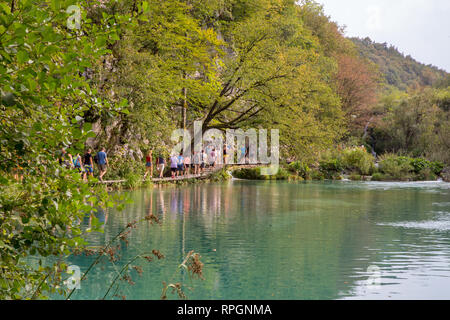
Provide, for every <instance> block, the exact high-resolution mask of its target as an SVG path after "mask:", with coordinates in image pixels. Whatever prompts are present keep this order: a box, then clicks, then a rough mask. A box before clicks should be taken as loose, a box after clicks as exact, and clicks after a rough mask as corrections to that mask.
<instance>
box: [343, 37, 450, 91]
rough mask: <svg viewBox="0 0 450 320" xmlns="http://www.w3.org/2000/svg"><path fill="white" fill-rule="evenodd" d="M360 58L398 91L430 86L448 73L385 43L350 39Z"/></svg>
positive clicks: (366, 39)
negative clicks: (375, 67)
mask: <svg viewBox="0 0 450 320" xmlns="http://www.w3.org/2000/svg"><path fill="white" fill-rule="evenodd" d="M351 40H352V41H353V43H355V45H356V46H357V49H358V51H359V53H360V54H361V56H362V57H364V58H367V59H369V60H370V61H372V62H374V63H375V64H376V65H377V66H378V67H379V70H380V72H381V73H382V74H383V76H384V78H385V80H386V83H387V84H389V85H391V86H394V87H396V88H398V89H400V90H406V89H408V88H413V89H417V88H419V87H424V86H432V85H434V84H435V83H437V82H439V81H442V80H443V79H445V78H446V77H448V75H449V74H448V73H447V72H446V71H444V70H441V69H439V68H437V67H435V66H432V65H425V64H423V63H420V62H418V61H416V60H415V59H414V58H413V57H411V56H410V55H406V56H405V55H404V54H403V53H401V52H399V51H398V49H397V48H396V47H394V46H392V45H388V44H387V43H376V42H374V41H372V40H371V39H370V38H364V39H360V38H351Z"/></svg>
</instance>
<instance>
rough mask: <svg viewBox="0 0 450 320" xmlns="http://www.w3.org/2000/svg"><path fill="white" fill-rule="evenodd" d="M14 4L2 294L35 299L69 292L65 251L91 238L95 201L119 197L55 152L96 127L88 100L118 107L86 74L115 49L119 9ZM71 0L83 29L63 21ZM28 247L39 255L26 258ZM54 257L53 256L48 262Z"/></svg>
mask: <svg viewBox="0 0 450 320" xmlns="http://www.w3.org/2000/svg"><path fill="white" fill-rule="evenodd" d="M11 3H12V2H11V1H9V2H5V1H3V2H1V3H0V43H1V46H0V96H1V104H0V121H1V125H0V177H1V178H0V225H1V233H0V279H2V280H1V285H0V299H2V300H3V299H39V298H45V297H46V296H47V295H48V294H49V293H55V292H59V293H61V294H63V293H64V287H63V286H61V280H62V279H61V278H62V273H63V272H64V271H65V270H66V267H67V266H66V265H65V264H64V262H63V261H64V260H63V258H64V257H65V256H67V255H69V254H70V253H71V252H72V250H73V249H77V248H80V247H82V246H84V245H85V244H86V242H85V240H84V237H83V232H82V230H81V229H80V225H79V222H80V221H81V220H82V219H83V217H84V216H85V215H86V214H90V213H91V211H92V210H93V209H92V206H94V205H95V206H99V207H106V206H107V205H108V206H109V205H112V206H114V205H115V204H116V202H117V200H118V199H115V197H114V196H112V195H108V194H107V192H106V190H105V188H103V187H102V186H96V185H95V184H94V183H95V180H94V181H91V182H90V183H82V181H81V177H80V174H79V173H78V172H76V171H73V170H71V169H66V168H63V167H61V166H60V165H59V163H58V161H57V152H58V151H59V150H60V149H61V147H63V146H64V147H66V148H67V151H68V152H69V153H72V154H76V153H77V152H81V151H82V150H83V149H84V144H85V141H86V139H87V138H89V137H93V136H94V134H93V133H92V132H91V126H90V125H89V124H85V116H86V113H87V112H88V110H90V108H91V107H95V109H96V110H97V111H98V112H110V113H111V114H114V113H115V112H117V109H116V106H115V105H114V104H109V103H108V102H107V101H104V100H103V99H101V97H99V96H98V94H97V89H96V88H95V86H94V85H93V83H91V82H90V81H89V80H88V79H87V78H86V77H85V76H84V74H85V71H86V70H87V69H88V68H92V67H93V65H94V64H95V63H96V62H97V61H98V60H99V59H100V58H101V57H102V56H103V55H105V54H107V53H108V52H109V50H108V46H109V45H110V44H112V43H114V42H115V40H114V38H115V32H116V28H117V27H118V22H119V21H120V19H121V18H120V17H119V16H112V15H109V14H105V15H104V16H103V17H102V18H101V19H100V21H99V22H100V23H99V24H94V23H92V21H90V20H88V19H86V11H85V10H84V7H83V6H88V5H89V3H88V2H87V1H78V2H77V3H75V1H51V2H50V1H40V2H38V3H36V2H33V1H14V2H13V3H14V4H15V7H14V10H12V8H11ZM73 4H77V5H79V6H80V7H81V13H82V15H81V18H82V20H83V23H82V24H81V26H80V29H69V28H67V20H68V14H67V13H66V9H67V7H69V5H73ZM114 21H115V23H114ZM92 229H93V230H99V228H97V226H95V225H93V226H92ZM30 255H36V257H37V259H38V260H39V263H38V264H36V265H30V264H29V259H27V257H28V256H30ZM48 256H55V257H56V258H57V259H55V260H54V261H57V262H55V263H53V264H50V265H47V264H46V265H44V264H43V263H42V261H43V259H44V258H45V257H48Z"/></svg>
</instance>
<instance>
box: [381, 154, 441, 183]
mask: <svg viewBox="0 0 450 320" xmlns="http://www.w3.org/2000/svg"><path fill="white" fill-rule="evenodd" d="M443 168H444V164H443V163H440V162H431V161H428V160H425V159H422V158H409V157H404V156H398V155H396V154H385V155H383V156H381V157H380V166H379V171H380V173H381V174H382V175H381V176H377V178H382V179H383V180H397V181H408V180H419V181H424V180H436V179H437V176H439V175H440V174H441V172H442V170H443Z"/></svg>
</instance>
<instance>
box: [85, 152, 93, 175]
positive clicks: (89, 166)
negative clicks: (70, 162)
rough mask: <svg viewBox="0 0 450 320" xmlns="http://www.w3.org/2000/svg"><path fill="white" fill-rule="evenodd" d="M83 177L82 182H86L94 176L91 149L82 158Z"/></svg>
mask: <svg viewBox="0 0 450 320" xmlns="http://www.w3.org/2000/svg"><path fill="white" fill-rule="evenodd" d="M83 166H84V176H83V180H84V181H87V180H88V176H91V177H93V176H94V158H93V157H92V149H90V148H89V149H88V150H87V152H86V153H85V155H84V157H83Z"/></svg>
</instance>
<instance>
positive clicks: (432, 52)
mask: <svg viewBox="0 0 450 320" xmlns="http://www.w3.org/2000/svg"><path fill="white" fill-rule="evenodd" d="M317 2H319V3H321V4H323V5H324V10H325V13H326V14H327V15H329V16H331V18H332V20H333V21H336V22H338V24H339V25H341V26H342V25H345V26H346V35H347V36H350V37H355V36H357V37H363V38H364V37H366V36H368V37H370V38H371V39H372V40H374V41H376V42H381V43H384V42H387V43H389V44H392V45H394V46H395V47H397V48H398V49H399V51H400V52H403V53H404V54H405V55H408V54H409V55H411V56H412V57H413V58H414V59H416V60H418V61H419V62H422V63H425V64H433V65H435V66H437V67H439V68H441V69H444V70H446V71H448V72H450V0H317Z"/></svg>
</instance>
